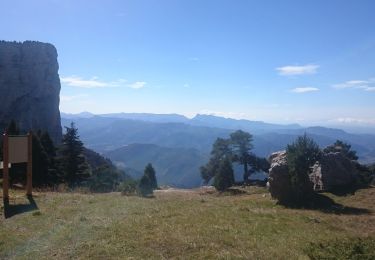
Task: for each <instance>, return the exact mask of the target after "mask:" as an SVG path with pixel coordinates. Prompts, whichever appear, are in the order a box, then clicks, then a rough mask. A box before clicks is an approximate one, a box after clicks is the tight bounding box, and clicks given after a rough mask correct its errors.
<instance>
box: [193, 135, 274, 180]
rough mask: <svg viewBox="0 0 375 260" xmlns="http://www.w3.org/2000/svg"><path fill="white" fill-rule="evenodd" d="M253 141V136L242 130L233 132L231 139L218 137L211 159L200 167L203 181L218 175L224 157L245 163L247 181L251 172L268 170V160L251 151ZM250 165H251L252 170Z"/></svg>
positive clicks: (244, 176) (244, 175) (213, 146)
mask: <svg viewBox="0 0 375 260" xmlns="http://www.w3.org/2000/svg"><path fill="white" fill-rule="evenodd" d="M252 141H253V136H252V135H251V134H249V133H247V132H244V131H241V130H238V131H235V132H233V133H232V134H231V135H230V138H229V139H223V138H217V139H216V141H215V143H214V144H213V145H212V151H211V158H210V160H209V161H208V163H207V164H206V165H204V166H202V167H201V168H200V172H201V177H202V179H203V181H204V182H205V183H208V182H209V181H210V180H211V179H212V178H213V177H215V176H216V175H217V173H218V169H219V165H220V163H221V161H222V160H223V159H230V161H231V162H238V163H240V164H242V165H243V169H244V173H243V179H244V182H245V183H246V182H247V181H248V179H249V177H250V174H251V173H254V172H256V171H268V168H269V163H268V161H267V160H266V159H265V158H260V157H257V156H255V155H254V154H252V153H251V152H250V151H251V149H252V148H253V145H252ZM249 166H250V167H251V168H250V170H249Z"/></svg>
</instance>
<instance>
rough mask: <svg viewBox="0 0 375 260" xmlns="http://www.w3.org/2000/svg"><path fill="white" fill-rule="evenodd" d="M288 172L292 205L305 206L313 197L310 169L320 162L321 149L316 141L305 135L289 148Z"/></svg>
mask: <svg viewBox="0 0 375 260" xmlns="http://www.w3.org/2000/svg"><path fill="white" fill-rule="evenodd" d="M286 152H287V160H288V170H289V176H290V184H291V191H290V192H291V194H290V195H291V196H290V200H291V201H289V202H290V203H293V204H298V205H303V204H305V203H307V202H308V201H309V199H310V198H311V196H312V195H313V188H312V184H311V182H310V179H309V172H310V167H311V166H312V165H313V164H314V163H315V162H316V161H317V160H319V157H320V153H321V152H320V149H319V146H318V145H317V144H316V143H315V142H314V140H312V139H310V138H309V137H307V135H306V134H305V135H303V136H300V137H298V138H297V140H296V141H295V142H294V143H293V144H291V145H288V146H287V150H286Z"/></svg>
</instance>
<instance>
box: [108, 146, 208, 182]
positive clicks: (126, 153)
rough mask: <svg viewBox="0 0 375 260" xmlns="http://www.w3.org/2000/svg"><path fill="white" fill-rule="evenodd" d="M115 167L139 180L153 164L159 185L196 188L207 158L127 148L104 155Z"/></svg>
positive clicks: (152, 148) (162, 149)
mask: <svg viewBox="0 0 375 260" xmlns="http://www.w3.org/2000/svg"><path fill="white" fill-rule="evenodd" d="M104 156H106V157H108V158H110V159H111V160H112V161H113V162H114V163H115V164H116V165H117V166H119V167H120V168H124V169H125V170H126V172H127V173H128V174H130V175H131V176H132V177H134V178H137V179H138V178H140V177H141V175H142V174H143V169H144V167H145V166H146V164H147V163H152V165H153V167H154V169H155V171H156V177H157V180H158V184H159V185H169V186H178V187H185V188H191V187H197V186H200V185H201V183H202V179H201V177H200V172H199V167H200V166H202V165H203V164H205V163H206V161H207V160H208V158H207V156H206V155H204V154H201V153H200V152H199V151H198V150H196V149H193V148H168V147H160V146H157V145H153V144H130V145H127V146H124V147H122V148H119V149H116V150H113V151H110V152H107V153H105V154H104Z"/></svg>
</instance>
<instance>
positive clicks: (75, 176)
mask: <svg viewBox="0 0 375 260" xmlns="http://www.w3.org/2000/svg"><path fill="white" fill-rule="evenodd" d="M65 129H66V133H65V134H64V135H63V140H62V145H61V149H60V158H59V161H60V169H61V172H62V174H63V177H64V180H65V181H66V182H67V183H68V184H69V185H70V186H74V185H76V184H79V183H81V182H82V181H84V180H87V179H88V178H89V177H90V172H89V166H88V163H87V161H86V158H85V157H84V155H83V153H82V152H83V143H82V141H81V140H80V139H79V135H78V129H77V128H76V127H75V125H74V123H73V122H72V123H71V125H70V127H65Z"/></svg>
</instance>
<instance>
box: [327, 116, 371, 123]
mask: <svg viewBox="0 0 375 260" xmlns="http://www.w3.org/2000/svg"><path fill="white" fill-rule="evenodd" d="M333 121H336V122H338V123H342V124H375V119H373V118H354V117H340V118H337V119H334V120H333Z"/></svg>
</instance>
